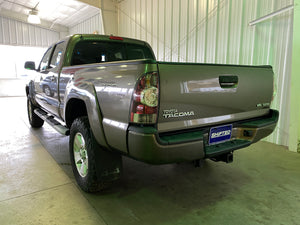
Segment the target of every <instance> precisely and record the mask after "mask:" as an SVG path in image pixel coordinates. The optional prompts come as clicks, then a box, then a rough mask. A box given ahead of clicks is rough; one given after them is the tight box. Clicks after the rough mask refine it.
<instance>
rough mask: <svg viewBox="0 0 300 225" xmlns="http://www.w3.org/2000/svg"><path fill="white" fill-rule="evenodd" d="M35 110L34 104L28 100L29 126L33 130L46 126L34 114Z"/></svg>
mask: <svg viewBox="0 0 300 225" xmlns="http://www.w3.org/2000/svg"><path fill="white" fill-rule="evenodd" d="M34 109H36V107H35V106H34V105H33V104H32V102H31V100H30V98H27V114H28V120H29V124H30V125H31V127H33V128H40V127H42V126H43V125H44V120H42V119H41V118H40V117H39V116H38V115H36V114H35V113H34Z"/></svg>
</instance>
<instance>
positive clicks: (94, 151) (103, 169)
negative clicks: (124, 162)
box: [69, 116, 120, 192]
mask: <svg viewBox="0 0 300 225" xmlns="http://www.w3.org/2000/svg"><path fill="white" fill-rule="evenodd" d="M69 151H70V160H71V165H72V170H73V173H74V176H75V179H76V182H77V183H78V185H79V186H80V188H81V189H82V190H84V191H86V192H97V191H100V190H102V189H104V188H106V187H107V186H108V185H109V184H110V183H111V180H108V179H105V178H107V177H105V176H103V175H107V174H109V172H108V171H111V170H110V168H109V167H110V166H111V165H112V163H113V162H114V161H116V160H118V156H114V155H113V154H112V153H111V152H107V151H105V150H103V149H102V148H101V146H100V145H99V144H98V142H97V141H96V139H95V137H94V135H93V133H92V130H91V128H90V124H89V121H88V118H87V117H86V116H84V117H80V118H77V119H75V120H74V122H73V123H72V126H71V131H70V140H69ZM119 157H120V156H119ZM105 162H106V163H107V162H108V163H109V165H106V164H105ZM119 167H120V166H118V168H119ZM99 171H100V172H99ZM119 171H120V169H119V170H117V172H119ZM110 177H111V176H110Z"/></svg>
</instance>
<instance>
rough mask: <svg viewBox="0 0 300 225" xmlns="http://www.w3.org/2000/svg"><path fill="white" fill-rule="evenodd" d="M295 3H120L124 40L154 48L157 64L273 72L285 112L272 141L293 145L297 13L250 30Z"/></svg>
mask: <svg viewBox="0 0 300 225" xmlns="http://www.w3.org/2000/svg"><path fill="white" fill-rule="evenodd" d="M290 4H293V0H280V1H278V0H251V1H248V0H206V1H205V0H203V1H202V0H201V1H200V0H147V1H146V0H125V1H123V2H121V3H120V4H119V8H118V14H119V35H121V36H127V37H132V38H137V39H142V40H145V41H147V42H149V43H150V44H151V46H152V47H153V49H154V51H155V53H156V56H157V58H158V60H164V61H173V62H178V61H179V62H200V63H230V64H247V65H261V64H270V65H272V66H273V68H274V73H275V81H276V86H277V88H276V89H277V94H276V97H275V99H274V101H273V103H272V107H273V108H276V109H278V110H279V111H280V114H281V116H280V121H279V124H278V127H277V129H276V131H275V132H274V133H273V134H272V135H271V136H270V137H268V138H267V140H268V141H270V142H273V143H277V144H281V145H286V146H287V145H288V132H289V85H290V76H291V71H290V68H291V60H290V59H291V44H292V40H291V39H292V27H293V11H288V12H285V13H283V14H280V15H278V16H275V17H273V18H272V19H270V20H267V21H265V22H262V23H260V24H257V25H255V26H249V25H248V23H249V22H250V21H252V20H255V19H257V18H259V17H262V16H264V15H266V14H269V13H272V12H273V11H276V10H278V9H281V8H283V7H285V6H287V5H290Z"/></svg>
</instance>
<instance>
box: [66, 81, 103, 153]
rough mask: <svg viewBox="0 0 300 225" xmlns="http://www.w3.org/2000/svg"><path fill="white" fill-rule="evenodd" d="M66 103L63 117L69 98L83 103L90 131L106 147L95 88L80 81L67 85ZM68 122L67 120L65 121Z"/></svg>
mask: <svg viewBox="0 0 300 225" xmlns="http://www.w3.org/2000/svg"><path fill="white" fill-rule="evenodd" d="M66 96H67V98H66V100H65V102H66V104H65V105H64V109H63V110H64V113H63V115H64V119H66V118H67V117H66V113H67V110H66V109H67V105H68V103H69V101H70V100H71V99H79V100H82V101H83V102H84V103H85V106H86V110H87V116H88V119H89V123H90V126H91V129H92V132H93V134H94V136H95V138H96V140H97V142H98V143H99V144H100V145H101V146H103V147H105V148H108V145H107V141H106V138H105V134H104V130H103V125H102V113H101V109H100V106H99V103H98V99H97V95H96V90H95V87H94V85H93V84H91V83H88V82H86V83H81V84H80V85H77V86H75V85H68V87H67V89H66ZM66 123H68V121H66Z"/></svg>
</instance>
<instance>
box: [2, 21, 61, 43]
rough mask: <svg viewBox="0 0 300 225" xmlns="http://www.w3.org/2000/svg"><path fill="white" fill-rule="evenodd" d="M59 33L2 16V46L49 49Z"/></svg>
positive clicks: (57, 38)
mask: <svg viewBox="0 0 300 225" xmlns="http://www.w3.org/2000/svg"><path fill="white" fill-rule="evenodd" d="M59 38H60V37H59V32H56V31H52V30H48V29H44V28H41V27H38V26H34V25H30V24H28V23H24V22H20V21H17V20H13V19H10V18H6V17H3V16H0V44H4V45H25V46H35V47H48V46H49V45H51V44H52V43H53V42H56V41H57V40H59Z"/></svg>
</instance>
